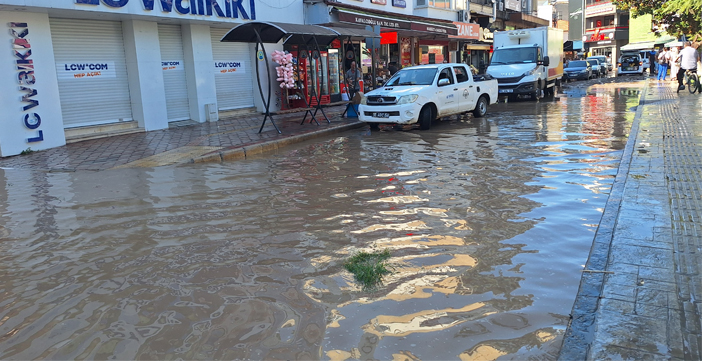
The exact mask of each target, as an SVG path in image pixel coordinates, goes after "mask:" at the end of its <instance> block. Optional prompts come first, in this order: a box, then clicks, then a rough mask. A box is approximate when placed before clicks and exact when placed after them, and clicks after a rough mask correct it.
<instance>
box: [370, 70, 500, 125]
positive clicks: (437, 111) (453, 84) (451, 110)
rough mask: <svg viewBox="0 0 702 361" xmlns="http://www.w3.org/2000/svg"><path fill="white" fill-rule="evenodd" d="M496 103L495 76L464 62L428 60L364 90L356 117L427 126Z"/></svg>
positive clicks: (479, 111)
mask: <svg viewBox="0 0 702 361" xmlns="http://www.w3.org/2000/svg"><path fill="white" fill-rule="evenodd" d="M494 103H497V80H495V79H493V78H492V77H490V76H487V75H486V76H478V75H476V76H475V77H474V76H473V74H472V73H471V71H470V68H468V67H467V66H466V65H465V64H457V63H454V64H451V63H449V64H429V65H420V66H413V67H409V68H405V69H402V70H400V71H398V72H397V73H395V75H394V76H393V77H392V78H390V80H388V82H387V83H385V85H384V86H383V87H382V88H378V89H376V90H373V91H371V92H369V93H368V94H366V95H365V96H364V97H363V98H362V99H361V104H360V105H359V106H358V119H359V120H360V121H362V122H366V123H368V124H369V125H370V127H371V128H377V127H378V125H379V124H383V123H385V124H414V123H419V126H420V128H421V129H429V128H430V127H431V123H432V121H433V120H434V119H438V118H441V117H446V116H449V115H453V114H460V113H464V112H468V111H472V112H473V116H475V117H482V116H484V115H485V113H487V109H488V105H490V104H494Z"/></svg>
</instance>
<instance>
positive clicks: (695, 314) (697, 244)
mask: <svg viewBox="0 0 702 361" xmlns="http://www.w3.org/2000/svg"><path fill="white" fill-rule="evenodd" d="M632 80H639V79H638V78H633V77H632V78H628V79H627V78H624V77H622V78H609V79H595V80H591V81H589V82H580V83H569V84H567V85H566V86H565V88H566V90H567V91H568V93H567V94H571V95H575V96H577V94H578V92H580V91H582V92H585V88H586V87H587V86H588V85H591V84H607V83H616V82H624V81H632ZM640 81H641V90H642V93H641V98H640V100H639V105H638V106H637V107H636V108H635V109H632V111H635V112H636V116H635V118H634V121H633V124H632V127H631V131H630V135H629V139H628V141H627V143H626V147H625V150H624V153H623V157H622V160H621V163H620V166H619V171H618V173H617V175H616V178H615V181H614V183H613V186H612V190H611V193H610V195H609V198H608V201H607V203H606V207H605V209H604V212H603V215H602V219H601V221H600V223H599V225H598V228H597V232H596V234H595V237H594V240H593V244H592V248H591V250H590V255H589V258H588V261H587V263H586V265H585V269H584V271H583V275H582V279H581V283H580V288H579V291H578V295H577V298H576V300H575V304H574V306H573V311H572V313H571V321H570V323H569V325H568V328H567V331H566V333H565V337H564V341H563V345H562V347H561V350H560V354H559V356H558V357H559V359H560V360H601V359H623V360H629V359H631V360H657V359H672V360H698V359H700V358H702V331H701V330H702V327H701V325H700V315H701V314H702V312H701V308H702V307H701V306H700V300H702V279H701V277H700V271H701V270H700V267H701V265H702V259H700V258H701V257H700V250H701V249H702V222H700V219H699V217H700V216H702V198H701V196H702V156H701V154H702V149H700V148H702V139H701V138H702V122H701V121H700V119H702V96H700V95H698V94H689V93H688V92H687V91H686V90H685V91H683V92H680V93H676V91H675V86H674V84H673V83H671V82H656V81H653V80H650V79H646V80H640ZM567 94H565V95H562V96H568V95H567ZM333 110H334V111H335V112H334V113H333V114H332V115H331V116H330V119H331V120H332V122H331V123H326V122H321V125H320V126H317V125H316V124H314V123H309V122H306V123H305V124H303V125H300V124H299V123H300V120H301V118H302V114H301V113H295V114H290V115H285V116H280V117H278V122H279V123H278V124H279V126H280V128H281V130H283V134H278V133H277V132H276V131H275V129H273V128H272V127H270V125H268V126H267V127H265V128H264V132H262V133H260V134H259V133H257V131H258V126H259V125H260V120H261V118H260V117H258V116H252V117H248V118H246V119H244V120H242V119H241V118H236V119H229V120H227V119H225V120H223V121H222V122H221V123H219V124H204V125H201V126H191V127H183V128H178V129H169V130H164V131H159V132H149V133H144V134H130V135H124V136H118V137H112V138H105V139H98V140H91V141H86V142H80V143H74V144H69V145H67V146H65V147H60V148H57V149H52V150H47V151H42V152H36V153H33V154H29V155H24V156H17V157H9V158H4V159H0V168H24V169H38V170H47V171H75V170H81V169H85V170H102V169H110V168H117V167H129V166H130V165H132V166H158V165H167V164H175V163H180V162H195V161H207V162H212V161H215V162H218V161H223V160H224V161H226V160H231V159H237V158H246V156H247V151H246V148H247V147H248V149H249V154H250V155H257V154H262V153H265V152H275V151H277V149H279V148H280V147H284V146H286V145H289V144H294V143H295V142H299V141H305V140H309V139H313V138H314V137H324V136H328V135H329V134H331V133H334V132H341V131H345V130H348V129H353V128H356V127H361V126H363V124H360V123H359V122H358V121H356V120H354V119H348V118H341V117H340V113H341V110H343V108H335V109H333ZM188 146H189V147H202V148H195V149H190V150H189V152H180V153H178V155H176V156H175V157H168V156H164V154H165V153H167V152H169V151H171V152H173V151H175V150H176V149H181V148H183V147H188ZM205 147H213V148H205ZM149 157H154V158H151V162H144V160H145V159H147V158H149Z"/></svg>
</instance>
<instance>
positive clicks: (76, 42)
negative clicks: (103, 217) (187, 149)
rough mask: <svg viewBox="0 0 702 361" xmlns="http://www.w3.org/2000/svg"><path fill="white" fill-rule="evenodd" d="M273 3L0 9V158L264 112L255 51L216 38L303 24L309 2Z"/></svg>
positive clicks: (198, 0) (143, 1) (52, 4)
mask: <svg viewBox="0 0 702 361" xmlns="http://www.w3.org/2000/svg"><path fill="white" fill-rule="evenodd" d="M269 4H273V2H269V1H265V2H264V1H258V0H235V1H230V0H175V1H172V0H63V1H56V0H0V26H3V27H6V31H3V32H0V33H2V34H5V35H0V37H2V38H4V39H5V41H0V44H5V45H4V47H5V51H0V89H2V94H3V96H2V97H0V111H1V112H2V114H3V116H2V118H0V123H1V126H2V130H3V131H2V132H0V156H3V157H5V156H11V155H16V154H20V153H21V152H22V151H24V150H27V149H31V150H41V149H47V148H51V147H56V146H61V145H64V144H66V142H67V141H69V142H70V141H72V140H75V139H81V138H84V137H86V136H100V135H106V134H120V133H125V132H132V131H150V130H158V129H165V128H167V127H168V126H169V123H170V122H175V121H182V120H192V121H196V122H205V121H208V120H209V121H216V120H217V119H219V115H220V114H221V113H222V112H228V111H236V110H240V109H254V108H258V109H259V110H261V109H262V105H261V100H260V96H257V95H258V91H257V90H256V89H257V88H256V85H255V84H256V82H257V79H255V77H256V75H255V74H256V72H255V70H254V69H255V63H254V61H256V56H255V54H254V52H255V51H254V45H253V44H243V43H242V44H239V43H221V42H220V41H219V40H220V39H221V38H222V36H224V35H225V34H226V33H227V32H228V31H230V30H231V29H232V28H233V27H234V26H236V25H238V24H241V23H244V22H248V21H253V20H259V21H278V22H287V23H300V24H301V23H303V22H304V16H303V4H302V2H301V1H297V0H284V1H278V2H275V6H274V5H269ZM1 48H2V46H0V49H1ZM277 49H282V44H279V45H277V46H276V45H274V46H271V47H270V49H269V48H268V47H267V48H266V50H267V51H268V52H271V51H273V50H277Z"/></svg>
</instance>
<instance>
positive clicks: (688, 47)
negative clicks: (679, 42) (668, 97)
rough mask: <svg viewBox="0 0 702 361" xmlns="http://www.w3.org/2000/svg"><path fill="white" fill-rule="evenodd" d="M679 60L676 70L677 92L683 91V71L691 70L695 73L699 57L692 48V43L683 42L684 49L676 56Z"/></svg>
mask: <svg viewBox="0 0 702 361" xmlns="http://www.w3.org/2000/svg"><path fill="white" fill-rule="evenodd" d="M678 58H679V59H680V70H678V91H680V90H682V89H685V85H683V80H684V79H685V71H687V70H692V71H694V72H697V62H698V61H699V60H700V55H699V54H698V53H697V50H696V49H695V48H693V47H692V43H691V42H689V41H686V42H685V49H683V50H682V51H681V52H680V55H678Z"/></svg>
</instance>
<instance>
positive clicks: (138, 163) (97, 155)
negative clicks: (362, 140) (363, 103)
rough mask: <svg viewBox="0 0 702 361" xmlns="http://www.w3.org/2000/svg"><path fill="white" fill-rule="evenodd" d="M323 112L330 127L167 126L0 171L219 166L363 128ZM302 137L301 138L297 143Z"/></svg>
mask: <svg viewBox="0 0 702 361" xmlns="http://www.w3.org/2000/svg"><path fill="white" fill-rule="evenodd" d="M324 111H325V113H326V114H327V116H328V117H329V120H330V123H327V121H326V120H325V119H324V117H323V116H321V112H318V113H317V116H316V119H317V121H318V122H319V125H317V124H316V123H314V122H312V121H311V117H310V116H307V120H306V121H305V123H304V124H300V123H301V122H302V120H303V116H304V115H305V112H304V111H300V112H294V113H287V114H279V115H274V120H275V123H276V125H277V126H278V128H279V129H280V130H281V132H282V133H281V134H279V133H278V132H277V131H276V130H275V128H274V127H273V125H272V124H271V122H270V121H267V122H266V124H265V126H264V128H263V131H262V132H261V133H259V132H258V131H259V129H260V128H261V123H262V121H263V115H261V114H252V115H244V116H235V117H229V118H224V119H221V120H220V121H217V122H212V123H199V124H193V125H189V126H173V127H171V128H169V129H164V130H157V131H151V132H141V133H132V134H125V135H117V136H112V137H107V138H100V139H93V140H86V141H82V142H77V143H71V144H67V145H65V146H63V147H58V148H53V149H47V150H43V151H38V152H34V153H30V154H27V155H18V156H13V157H6V158H0V167H2V168H28V169H43V170H53V171H60V170H67V171H71V170H77V169H87V170H101V169H109V168H115V167H120V168H122V167H153V166H159V165H167V164H174V163H182V162H188V161H191V160H192V159H193V158H200V160H201V161H202V160H207V159H208V158H207V157H203V156H206V155H208V154H212V153H215V155H214V156H212V157H210V158H209V159H210V160H211V161H216V160H217V157H219V160H220V161H221V159H222V156H221V155H219V153H216V152H218V151H223V150H225V151H226V150H231V149H237V148H245V147H252V146H254V145H257V144H271V143H278V142H281V141H282V140H287V143H286V144H292V143H293V142H292V141H291V140H297V141H301V140H305V139H310V138H311V137H314V136H319V135H321V134H325V133H327V132H330V131H339V130H344V129H348V128H350V127H354V126H362V124H363V123H361V122H359V121H358V119H357V118H342V117H341V114H342V112H343V111H344V106H332V107H328V108H325V109H324ZM303 135H305V136H307V138H299V137H300V136H303ZM296 137H298V138H296ZM281 144H282V142H281ZM276 149H277V147H276ZM228 159H236V157H229V158H228Z"/></svg>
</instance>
